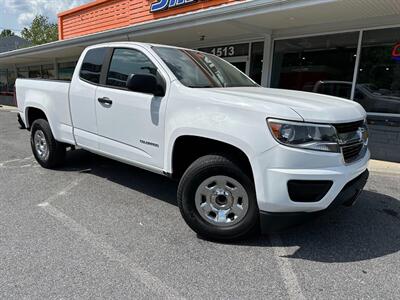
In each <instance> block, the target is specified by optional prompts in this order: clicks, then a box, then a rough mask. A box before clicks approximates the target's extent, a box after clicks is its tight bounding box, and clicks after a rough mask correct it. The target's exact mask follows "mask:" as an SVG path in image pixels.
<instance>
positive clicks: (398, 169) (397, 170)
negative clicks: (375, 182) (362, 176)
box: [368, 159, 400, 175]
mask: <svg viewBox="0 0 400 300" xmlns="http://www.w3.org/2000/svg"><path fill="white" fill-rule="evenodd" d="M368 168H369V170H370V171H372V172H380V173H390V174H399V175H400V163H394V162H388V161H382V160H374V159H371V160H370V161H369V166H368Z"/></svg>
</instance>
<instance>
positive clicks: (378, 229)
mask: <svg viewBox="0 0 400 300" xmlns="http://www.w3.org/2000/svg"><path fill="white" fill-rule="evenodd" d="M67 161H68V162H67V166H68V167H66V168H64V169H61V171H74V172H85V173H90V174H92V175H94V176H99V177H102V178H106V179H107V180H109V181H111V182H114V183H116V184H119V185H122V186H125V187H127V188H130V189H133V190H135V191H138V192H140V193H143V194H145V195H148V196H150V197H152V198H155V199H158V200H161V201H164V202H167V203H169V204H172V205H175V206H176V205H177V201H176V190H177V182H175V181H172V180H170V179H168V178H166V177H163V176H160V175H157V174H153V173H151V172H147V171H144V170H141V169H139V168H135V167H131V166H128V165H125V164H122V163H119V162H115V161H112V160H109V159H107V158H102V157H100V156H97V155H94V154H91V153H88V152H86V151H83V150H76V151H73V152H72V153H69V154H68V158H67ZM279 236H280V238H281V240H282V245H279V246H282V247H294V249H293V250H292V248H289V249H288V250H289V251H288V252H289V253H291V252H292V251H293V253H292V254H290V255H288V256H287V257H288V258H293V259H303V260H309V261H318V262H326V263H346V262H355V261H363V260H369V259H374V258H379V257H382V256H385V255H390V254H393V253H396V252H398V251H399V250H400V201H399V200H398V199H395V198H393V197H390V196H387V195H384V194H380V193H377V192H372V191H368V190H366V191H364V192H363V193H362V194H361V196H360V198H359V200H358V202H357V203H356V204H355V206H353V207H351V208H347V207H338V208H337V209H335V210H332V211H330V212H329V213H327V214H323V215H322V216H320V217H319V218H316V219H313V220H311V221H309V222H307V223H305V224H303V225H300V226H297V227H294V228H292V229H288V230H286V231H283V232H280V233H279ZM234 245H235V246H253V247H272V246H271V242H270V237H268V236H254V237H252V238H249V239H247V240H244V241H239V242H236V243H234Z"/></svg>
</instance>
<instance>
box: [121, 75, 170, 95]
mask: <svg viewBox="0 0 400 300" xmlns="http://www.w3.org/2000/svg"><path fill="white" fill-rule="evenodd" d="M126 87H127V88H128V89H129V90H131V91H133V92H139V93H145V94H153V95H154V96H158V97H163V96H165V89H164V87H163V86H161V84H159V83H158V80H157V78H156V76H154V75H151V74H131V75H129V76H128V80H127V81H126Z"/></svg>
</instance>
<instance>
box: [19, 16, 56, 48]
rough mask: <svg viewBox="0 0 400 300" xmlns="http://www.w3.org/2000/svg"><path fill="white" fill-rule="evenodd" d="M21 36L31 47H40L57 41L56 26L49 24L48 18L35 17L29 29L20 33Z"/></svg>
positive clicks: (26, 28)
mask: <svg viewBox="0 0 400 300" xmlns="http://www.w3.org/2000/svg"><path fill="white" fill-rule="evenodd" d="M21 36H22V37H23V38H24V39H26V40H28V41H30V42H31V43H32V45H35V46H36V45H42V44H46V43H50V42H54V41H56V40H58V26H57V24H55V23H51V22H49V18H47V17H45V16H42V15H37V16H36V17H35V18H34V19H33V21H32V24H31V25H30V26H29V27H25V28H24V29H22V31H21Z"/></svg>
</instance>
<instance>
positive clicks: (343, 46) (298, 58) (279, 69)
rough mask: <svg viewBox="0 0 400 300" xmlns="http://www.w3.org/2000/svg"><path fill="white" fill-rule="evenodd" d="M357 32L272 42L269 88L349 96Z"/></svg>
mask: <svg viewBox="0 0 400 300" xmlns="http://www.w3.org/2000/svg"><path fill="white" fill-rule="evenodd" d="M358 36H359V33H358V32H351V33H341V34H331V35H323V36H313V37H304V38H296V39H288V40H280V41H276V42H275V51H274V61H273V70H272V82H271V86H272V87H279V88H284V89H291V90H302V91H309V92H316V93H322V94H328V95H332V96H338V97H344V98H350V96H351V84H352V81H353V74H354V66H355V61H356V56H357V55H356V54H357V44H358Z"/></svg>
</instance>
